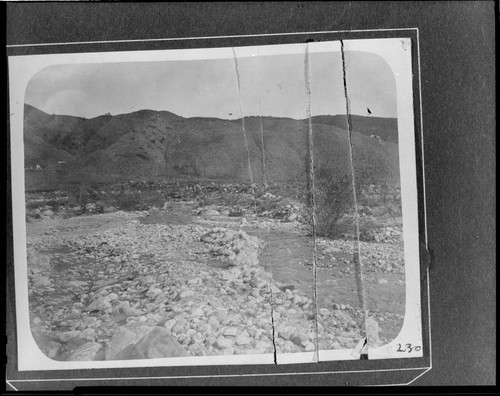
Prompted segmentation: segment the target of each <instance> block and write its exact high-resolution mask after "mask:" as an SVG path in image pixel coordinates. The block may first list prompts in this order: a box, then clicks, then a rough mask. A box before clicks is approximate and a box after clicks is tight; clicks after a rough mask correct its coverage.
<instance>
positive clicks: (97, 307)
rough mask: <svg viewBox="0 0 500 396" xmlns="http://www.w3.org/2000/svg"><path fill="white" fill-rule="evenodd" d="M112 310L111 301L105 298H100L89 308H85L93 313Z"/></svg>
mask: <svg viewBox="0 0 500 396" xmlns="http://www.w3.org/2000/svg"><path fill="white" fill-rule="evenodd" d="M109 308H111V303H110V302H109V300H108V299H107V298H105V297H99V298H97V299H95V300H94V301H92V302H91V303H90V304H89V305H88V306H87V308H85V310H86V311H89V312H92V311H105V310H107V309H109Z"/></svg>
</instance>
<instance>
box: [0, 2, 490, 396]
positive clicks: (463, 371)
mask: <svg viewBox="0 0 500 396" xmlns="http://www.w3.org/2000/svg"><path fill="white" fill-rule="evenodd" d="M2 8H3V9H4V11H5V9H6V12H7V18H6V22H7V23H6V26H7V38H6V41H7V45H18V44H34V43H59V42H87V41H103V40H138V39H155V38H167V37H168V38H180V37H206V36H228V35H245V34H274V33H287V32H317V31H340V30H366V29H394V28H415V27H417V28H418V29H419V35H420V54H421V59H420V62H421V81H422V113H423V137H424V154H425V158H424V163H425V193H426V202H427V226H428V244H429V249H430V253H431V257H432V263H431V270H430V309H431V328H432V335H431V340H432V370H430V371H429V372H427V373H426V374H425V375H423V376H422V377H420V378H419V379H417V380H416V381H415V382H414V383H413V385H492V384H495V383H496V304H495V302H496V268H495V267H496V265H495V260H496V247H495V237H496V222H495V217H496V209H495V202H496V196H495V185H496V180H495V162H496V157H495V144H496V141H495V124H496V121H495V118H496V106H495V57H494V55H495V46H496V42H495V27H496V26H495V24H496V20H495V15H497V12H498V10H497V9H496V3H495V2H493V1H490V2H488V1H485V2H479V1H474V2H273V3H255V2H252V3H183V4H181V3H163V4H161V3H142V4H141V3H95V2H90V3H73V2H72V3H25V2H21V3H9V4H7V5H6V7H5V4H2ZM304 39H305V38H304ZM293 41H295V42H300V41H298V40H297V38H296V37H295V38H293V37H290V41H289V42H293ZM301 41H303V40H301ZM280 42H285V41H284V40H283V39H280ZM176 43H177V44H176ZM261 43H262V44H267V43H269V38H267V39H266V38H262V39H259V38H255V40H254V44H261ZM177 45H178V46H179V47H183V48H194V47H197V46H200V42H199V41H196V40H195V41H189V42H182V44H180V43H179V42H175V43H174V42H172V43H171V44H169V45H167V44H165V42H149V43H148V44H145V43H137V44H133V43H132V44H131V43H128V44H126V45H125V44H120V43H114V44H99V45H96V46H94V47H93V48H94V50H98V51H113V50H125V49H127V50H131V49H155V48H174V47H175V46H177ZM202 45H203V46H210V45H211V43H210V40H204V41H203V44H202ZM48 50H49V48H45V49H44V48H43V47H17V48H12V49H9V50H8V52H9V53H10V54H35V53H44V52H47V51H48ZM81 50H82V46H77V45H75V46H62V47H57V48H56V47H50V51H51V52H71V51H75V52H76V51H81ZM5 64H6V62H5V60H4V65H5ZM5 80H6V79H5ZM4 83H5V81H4ZM5 92H6V90H5ZM4 109H5V108H4ZM7 130H8V129H7ZM9 155H10V154H9V152H8V149H7V151H6V158H7V159H8V156H9ZM7 169H9V167H7ZM9 196H10V186H9V184H8V185H7V197H9ZM8 201H9V199H7V203H8ZM6 213H7V219H6V225H7V226H6V230H7V233H6V236H7V246H8V252H7V253H8V255H7V259H8V260H12V258H11V257H12V256H11V255H12V252H11V249H9V246H10V247H11V238H12V229H11V221H12V220H11V212H10V207H9V206H8V207H7V211H6ZM2 287H4V285H2ZM4 294H5V293H2V295H4ZM9 314H10V315H12V313H9ZM11 317H12V316H11ZM370 363H373V362H370ZM297 369H299V367H297ZM219 370H220V369H217V370H215V371H219ZM231 370H235V374H237V367H235V368H232V369H231ZM273 371H274V370H273ZM65 375H67V374H65ZM416 376H417V374H414V375H413V378H414V377H416ZM404 377H406V375H405V376H404ZM260 378H261V377H259V378H257V379H256V378H255V377H254V378H252V377H240V378H232V379H225V380H216V379H200V380H190V382H191V384H196V385H221V382H223V381H227V382H226V384H228V385H236V384H238V385H255V384H259V383H260V384H269V385H331V384H332V381H331V377H330V376H329V375H310V376H306V375H303V376H286V377H281V378H279V379H278V378H274V379H272V380H271V379H269V380H267V381H263V382H262V381H261V380H260ZM376 381H377V375H374V374H372V381H371V382H372V383H373V382H376ZM174 382H175V381H174ZM174 382H172V385H174V384H175V385H186V384H187V382H186V381H180V382H179V381H178V382H175V383H174ZM188 382H189V381H188ZM396 382H400V381H396ZM401 382H407V381H406V380H403V378H401ZM52 385H53V384H52ZM75 385H76V384H75ZM138 385H142V384H138ZM151 385H156V381H154V383H151ZM47 386H48V387H47V389H50V386H49V384H47ZM42 388H43V387H41V388H39V389H42Z"/></svg>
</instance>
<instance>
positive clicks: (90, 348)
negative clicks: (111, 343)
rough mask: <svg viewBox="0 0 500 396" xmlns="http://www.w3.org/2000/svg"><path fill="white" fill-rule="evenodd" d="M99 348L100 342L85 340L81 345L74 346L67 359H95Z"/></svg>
mask: <svg viewBox="0 0 500 396" xmlns="http://www.w3.org/2000/svg"><path fill="white" fill-rule="evenodd" d="M100 349H101V344H99V343H97V342H87V343H85V344H83V345H82V346H80V347H78V348H76V349H75V350H74V351H73V352H72V353H71V355H69V357H68V360H73V361H75V360H76V361H87V360H95V358H96V354H97V352H98V351H99V350H100Z"/></svg>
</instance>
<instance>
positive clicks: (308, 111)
mask: <svg viewBox="0 0 500 396" xmlns="http://www.w3.org/2000/svg"><path fill="white" fill-rule="evenodd" d="M309 63H310V59H309V43H306V51H305V57H304V72H305V76H304V77H305V85H306V93H307V108H306V114H307V124H308V130H307V153H308V157H309V158H308V161H309V174H308V184H309V190H308V192H307V194H308V196H309V198H308V199H309V200H310V204H311V208H312V238H313V252H312V254H313V257H312V259H313V307H314V330H315V333H316V334H315V335H316V337H315V353H316V361H317V362H319V332H318V298H317V264H318V263H317V262H318V253H317V243H316V242H317V241H316V204H315V199H314V198H315V197H314V192H315V190H314V147H313V125H312V116H311V72H310V64H309Z"/></svg>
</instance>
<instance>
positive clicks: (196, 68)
mask: <svg viewBox="0 0 500 396" xmlns="http://www.w3.org/2000/svg"><path fill="white" fill-rule="evenodd" d="M346 70H347V82H348V84H347V86H348V95H349V98H350V103H351V112H352V113H353V114H360V115H367V110H366V108H367V107H369V108H370V110H371V111H372V114H373V116H379V117H396V114H397V108H396V86H395V79H394V75H393V73H392V71H391V69H390V67H389V66H388V65H387V63H386V62H385V61H384V60H383V59H382V58H380V57H379V56H377V55H373V54H370V53H367V52H347V53H346ZM238 71H239V76H240V85H241V97H240V101H241V108H242V112H243V115H245V116H248V115H260V114H262V115H264V116H275V117H291V118H296V119H302V118H305V117H306V106H307V97H306V87H305V77H304V55H303V54H296V55H272V56H255V57H247V58H238ZM310 71H311V113H312V115H320V114H345V97H344V87H343V80H342V61H341V54H340V52H325V53H311V54H310ZM25 101H26V103H28V104H31V105H33V106H35V107H37V108H39V109H41V110H43V111H45V112H47V113H50V114H52V113H55V114H66V115H75V116H82V117H87V118H91V117H96V116H99V115H102V114H104V113H108V112H109V113H111V114H122V113H130V112H132V111H137V110H142V109H151V110H167V111H170V112H172V113H175V114H178V115H180V116H183V117H217V118H226V119H234V118H239V117H240V116H241V115H240V110H239V101H238V86H237V79H236V72H235V64H234V59H232V58H230V59H215V60H195V61H167V62H165V61H162V62H159V61H158V62H127V63H98V64H97V63H96V64H75V65H58V66H50V67H47V68H45V69H43V70H41V71H40V72H39V73H38V74H36V75H35V76H34V77H33V78H32V79H31V80H30V82H29V84H28V87H27V89H26V98H25Z"/></svg>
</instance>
